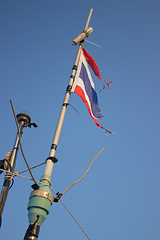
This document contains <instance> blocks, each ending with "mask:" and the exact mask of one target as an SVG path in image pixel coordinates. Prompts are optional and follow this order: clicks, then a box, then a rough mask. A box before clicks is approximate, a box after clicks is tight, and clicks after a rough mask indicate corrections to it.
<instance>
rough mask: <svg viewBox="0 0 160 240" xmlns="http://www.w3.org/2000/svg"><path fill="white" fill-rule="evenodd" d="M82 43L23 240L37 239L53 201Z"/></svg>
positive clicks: (33, 198) (30, 202) (29, 208)
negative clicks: (58, 154)
mask: <svg viewBox="0 0 160 240" xmlns="http://www.w3.org/2000/svg"><path fill="white" fill-rule="evenodd" d="M92 11H93V9H92V8H91V9H90V12H89V15H88V18H87V22H86V25H85V28H84V30H86V29H87V28H88V25H89V22H90V19H91V15H92ZM83 43H84V40H82V41H81V42H80V44H79V48H78V51H77V55H76V58H75V62H74V65H73V68H72V72H71V76H70V79H69V84H68V86H67V89H66V93H65V97H64V101H63V104H62V108H61V112H60V116H59V120H58V123H57V127H56V130H55V134H54V138H53V142H52V145H51V149H50V154H49V157H48V158H47V159H46V165H45V169H44V173H43V176H42V178H41V180H40V182H41V184H40V188H39V189H38V190H34V191H32V192H31V195H30V199H29V203H28V207H27V209H28V219H29V227H28V229H27V231H26V234H25V237H24V240H29V239H32V240H36V239H38V234H39V229H40V226H41V224H42V223H43V221H44V220H45V218H46V216H47V214H49V210H50V206H51V204H53V202H54V198H53V196H52V194H51V192H50V188H49V186H50V185H51V174H52V169H53V165H54V163H56V162H57V161H58V160H57V158H56V157H55V153H56V149H57V145H58V141H59V137H60V133H61V129H62V125H63V121H64V117H65V113H66V108H67V105H68V102H69V97H70V94H71V89H72V85H73V82H74V78H75V74H76V71H77V66H78V62H79V58H80V54H81V51H82V48H83ZM44 184H45V185H44Z"/></svg>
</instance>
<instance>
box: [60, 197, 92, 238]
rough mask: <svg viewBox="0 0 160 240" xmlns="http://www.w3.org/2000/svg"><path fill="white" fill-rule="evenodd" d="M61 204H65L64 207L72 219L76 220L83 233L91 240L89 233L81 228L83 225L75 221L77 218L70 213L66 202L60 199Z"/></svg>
mask: <svg viewBox="0 0 160 240" xmlns="http://www.w3.org/2000/svg"><path fill="white" fill-rule="evenodd" d="M60 201H61V203H62V204H63V206H64V207H65V209H66V210H67V211H68V213H69V214H70V215H71V217H72V218H73V219H74V221H75V222H76V223H77V225H78V226H79V227H80V229H81V230H82V232H83V233H84V234H85V235H86V237H87V238H88V239H89V240H90V238H89V237H88V235H87V233H86V232H85V231H84V230H83V228H82V227H81V225H80V224H79V223H78V222H77V220H76V219H75V217H74V216H73V215H72V213H71V212H70V211H69V209H68V208H67V207H66V205H65V204H64V202H63V201H62V200H61V199H60Z"/></svg>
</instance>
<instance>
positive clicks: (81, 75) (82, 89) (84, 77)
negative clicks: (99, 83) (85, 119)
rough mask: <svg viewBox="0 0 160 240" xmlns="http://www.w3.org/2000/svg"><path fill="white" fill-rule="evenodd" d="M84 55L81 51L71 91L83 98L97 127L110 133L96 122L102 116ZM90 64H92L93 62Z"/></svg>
mask: <svg viewBox="0 0 160 240" xmlns="http://www.w3.org/2000/svg"><path fill="white" fill-rule="evenodd" d="M83 50H84V49H83ZM85 53H86V51H85ZM85 55H86V54H84V52H83V51H82V53H81V55H80V59H79V64H78V69H77V73H76V77H75V81H74V83H73V86H72V90H71V91H72V92H75V93H76V94H78V95H79V97H80V98H81V99H82V100H83V102H84V103H85V105H86V106H87V108H88V112H89V114H90V116H91V118H92V119H93V121H94V122H95V123H96V125H97V126H98V127H101V128H103V129H105V130H106V132H109V133H111V132H110V131H108V130H107V129H106V128H104V127H102V126H101V125H100V124H99V123H98V119H101V117H103V116H102V115H101V113H100V108H99V104H98V97H97V93H96V91H95V87H94V83H93V80H92V76H91V73H90V71H89V68H88V64H87V61H86V58H85ZM93 60H94V59H93ZM91 63H92V60H91ZM95 64H96V63H95ZM92 65H94V63H93V64H92Z"/></svg>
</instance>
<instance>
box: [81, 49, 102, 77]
mask: <svg viewBox="0 0 160 240" xmlns="http://www.w3.org/2000/svg"><path fill="white" fill-rule="evenodd" d="M83 55H84V57H85V59H86V61H87V62H88V64H89V65H90V67H91V68H92V70H93V72H94V74H95V75H96V76H97V77H98V78H99V79H100V80H102V79H101V77H100V70H99V67H98V66H97V63H96V62H95V60H94V59H93V57H92V56H91V55H90V54H89V53H88V52H87V51H86V50H85V49H84V48H83Z"/></svg>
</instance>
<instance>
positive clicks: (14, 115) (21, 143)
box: [10, 100, 37, 185]
mask: <svg viewBox="0 0 160 240" xmlns="http://www.w3.org/2000/svg"><path fill="white" fill-rule="evenodd" d="M10 103H11V107H12V111H13V115H14V119H15V121H16V125H17V129H18V134H19V144H20V148H21V152H22V155H23V158H24V161H25V163H26V165H27V167H28V171H29V173H30V175H31V177H32V179H33V181H34V182H35V184H36V185H37V183H36V180H35V178H34V177H33V174H32V172H31V169H30V167H29V164H28V162H27V159H26V157H25V155H24V152H23V147H22V143H21V138H20V134H21V133H20V129H19V125H18V121H17V117H16V114H15V111H14V107H13V103H12V100H10Z"/></svg>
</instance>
